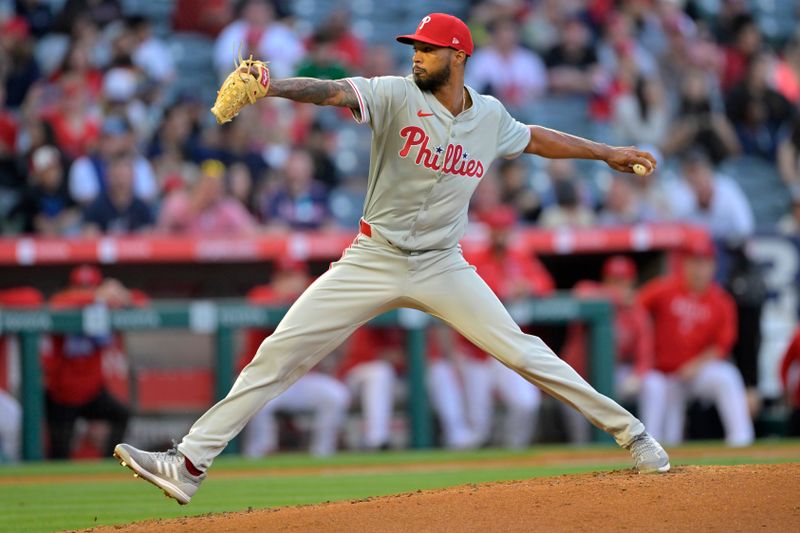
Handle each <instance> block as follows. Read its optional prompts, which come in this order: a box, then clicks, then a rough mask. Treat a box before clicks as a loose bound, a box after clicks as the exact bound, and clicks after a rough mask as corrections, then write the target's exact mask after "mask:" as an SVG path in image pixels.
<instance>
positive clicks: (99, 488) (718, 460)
mask: <svg viewBox="0 0 800 533" xmlns="http://www.w3.org/2000/svg"><path fill="white" fill-rule="evenodd" d="M709 446H713V445H709V444H703V445H700V447H698V446H686V447H684V448H681V449H680V450H676V452H677V453H676V454H675V455H674V457H676V459H677V460H675V461H673V464H682V463H683V464H685V463H687V462H691V463H692V464H741V463H764V462H786V461H792V460H795V461H796V460H800V442H799V441H786V442H777V443H767V444H762V445H758V446H755V447H753V448H749V449H746V450H741V452H736V453H735V454H731V453H729V452H728V453H724V456H719V457H717V456H715V455H714V453H713V452H714V448H709ZM609 450H613V448H608V447H587V448H580V449H577V448H569V447H554V446H541V447H536V448H535V449H532V450H526V451H521V452H519V451H514V452H512V451H503V450H481V451H475V452H465V453H453V452H447V451H424V452H411V451H409V452H394V453H384V454H355V453H353V454H342V455H339V456H336V457H333V458H328V459H314V458H309V457H306V456H302V455H279V456H275V457H271V458H269V459H265V460H260V461H250V460H244V459H239V458H227V457H223V458H220V459H219V460H218V461H217V462H216V463H215V465H214V468H213V470H212V472H211V477H210V478H209V480H208V481H207V482H206V483H205V484H204V485H203V488H202V490H200V491H199V492H198V494H197V496H196V497H195V498H194V499H193V501H192V504H191V505H189V506H188V507H181V506H178V505H177V504H176V503H175V502H174V501H172V500H168V499H166V498H164V497H163V496H162V495H161V494H160V492H159V491H158V490H157V489H156V488H155V487H153V486H152V485H150V484H148V483H145V482H143V481H140V480H134V479H133V478H132V475H131V473H130V471H129V470H127V469H122V468H121V467H120V466H119V465H118V464H117V463H116V462H113V461H110V460H109V461H103V462H97V463H37V464H30V465H21V466H7V467H0V531H14V532H21V531H53V530H63V529H76V528H87V527H92V526H94V525H98V524H114V523H126V522H132V521H137V520H146V519H152V518H170V517H179V516H188V515H197V514H204V513H209V512H222V511H238V510H246V509H247V508H248V507H253V508H264V507H274V506H282V505H297V504H307V503H318V502H325V501H334V500H344V499H358V498H366V497H369V496H379V495H386V494H396V493H400V492H407V491H413V490H418V489H432V488H440V487H447V486H453V485H461V484H466V483H479V482H484V481H500V480H513V479H526V478H531V477H540V476H553V475H560V474H569V473H578V472H587V471H594V470H611V469H616V468H627V467H628V466H629V462H628V460H627V456H626V454H625V452H624V451H620V452H619V453H618V454H615V453H612V454H611V455H608V454H609ZM706 450H708V453H706ZM765 450H769V453H765ZM699 451H702V454H700V453H699ZM720 453H722V448H720ZM598 454H600V455H604V456H602V457H598ZM681 454H683V455H686V456H687V457H689V458H690V459H689V460H681V459H680V458H679V457H680V456H681ZM700 455H702V456H700ZM593 458H596V461H594V460H593ZM536 463H538V464H536ZM362 467H363V468H362ZM260 469H268V471H265V472H260V471H259V470H260ZM310 469H316V470H317V471H310ZM23 476H24V477H25V479H24V480H20V479H19V478H21V477H23ZM37 478H38V479H37Z"/></svg>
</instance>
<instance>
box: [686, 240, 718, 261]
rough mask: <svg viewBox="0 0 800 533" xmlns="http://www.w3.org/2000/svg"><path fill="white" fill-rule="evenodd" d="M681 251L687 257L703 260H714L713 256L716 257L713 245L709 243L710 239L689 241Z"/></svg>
mask: <svg viewBox="0 0 800 533" xmlns="http://www.w3.org/2000/svg"><path fill="white" fill-rule="evenodd" d="M683 251H684V253H685V254H686V255H687V256H689V257H697V258H704V259H714V256H715V255H716V250H715V249H714V243H713V242H711V239H696V240H691V241H689V242H687V243H686V245H685V246H684V249H683Z"/></svg>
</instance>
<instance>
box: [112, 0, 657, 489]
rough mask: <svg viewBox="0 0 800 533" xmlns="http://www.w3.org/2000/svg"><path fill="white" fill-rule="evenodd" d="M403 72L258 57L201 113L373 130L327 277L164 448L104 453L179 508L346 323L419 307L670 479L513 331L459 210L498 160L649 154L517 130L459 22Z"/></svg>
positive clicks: (577, 384)
mask: <svg viewBox="0 0 800 533" xmlns="http://www.w3.org/2000/svg"><path fill="white" fill-rule="evenodd" d="M397 39H398V41H400V42H401V43H405V44H410V45H412V46H413V50H414V52H413V62H412V63H413V68H412V74H411V75H410V76H408V77H396V76H382V77H375V78H372V79H365V78H359V77H354V78H347V79H343V80H336V81H330V80H317V79H312V78H289V79H284V80H273V81H272V82H271V83H270V76H269V69H268V68H267V66H266V65H265V64H264V63H262V62H259V61H254V60H252V59H249V60H246V61H242V63H241V64H240V66H239V67H238V68H237V69H236V71H234V72H233V73H232V74H231V75H230V76H229V77H228V79H227V80H226V81H225V82H224V83H223V86H222V88H221V89H220V92H219V95H218V98H217V102H216V104H215V106H214V107H213V108H212V112H213V113H214V114H215V115H216V117H217V119H218V121H219V122H226V121H228V120H231V119H232V118H233V117H234V116H235V115H236V114H237V113H238V112H239V110H240V109H241V108H242V107H243V106H245V105H247V104H248V103H252V102H255V101H256V100H257V99H259V98H263V97H283V98H289V99H291V100H294V101H296V102H308V103H313V104H317V105H333V106H340V107H346V108H349V109H350V110H351V111H352V113H353V116H354V118H355V120H356V121H357V122H359V123H363V124H366V125H368V126H369V127H370V128H372V150H371V157H370V168H369V182H368V192H367V196H366V200H365V204H364V214H363V218H362V220H361V224H360V230H361V231H360V233H359V234H358V236H357V237H356V238H355V241H354V242H353V245H352V246H350V247H349V248H348V249H347V250H346V251H345V252H344V253H343V255H342V257H341V259H339V260H338V261H337V262H335V263H333V264H332V266H331V268H330V269H329V270H328V271H327V272H326V273H325V274H324V275H322V276H320V277H319V278H318V279H317V280H316V281H315V282H314V283H313V284H312V285H311V286H310V287H309V288H308V290H306V292H305V293H303V295H302V296H300V298H298V299H297V301H296V302H295V303H294V305H293V306H292V307H291V309H290V310H289V311H288V313H287V314H286V316H285V317H284V319H283V320H282V321H281V323H280V324H279V325H278V327H277V329H276V330H275V332H274V333H273V334H272V335H270V336H269V337H267V338H266V339H265V340H264V342H263V343H262V344H261V346H260V347H259V349H258V352H257V353H256V355H255V357H254V358H253V361H252V362H251V363H250V364H249V365H248V366H247V367H245V369H244V370H243V371H242V373H241V374H240V375H239V377H238V378H237V380H236V382H235V383H234V384H233V387H232V388H231V391H230V392H229V393H228V395H227V396H226V397H225V398H224V399H223V400H221V401H220V402H219V403H217V404H216V405H214V406H213V407H212V408H211V409H209V410H208V411H207V412H206V413H205V414H204V415H203V416H202V417H200V419H198V420H197V422H196V423H195V424H194V425H193V426H192V428H191V430H190V431H189V433H188V434H187V435H186V436H184V437H183V440H182V441H181V442H180V444H178V445H177V446H176V447H175V448H174V449H172V450H170V451H167V452H145V451H141V450H137V449H136V448H134V447H133V446H130V445H128V444H120V445H118V446H117V447H116V449H115V452H114V453H115V456H116V457H117V458H118V459H119V460H120V461H121V463H122V464H123V465H124V466H128V467H129V468H131V469H132V470H133V471H134V472H135V474H136V475H138V476H141V477H143V478H145V479H146V480H148V481H150V482H151V483H153V484H155V485H157V486H158V487H160V488H161V489H162V490H163V491H164V492H165V493H166V494H167V495H168V496H170V497H172V498H174V499H176V500H177V501H178V502H179V503H182V504H186V503H188V502H189V501H190V499H191V498H192V496H193V495H194V494H195V492H196V491H197V489H198V487H199V486H200V484H201V483H202V481H203V480H204V479H205V477H206V471H207V470H208V468H209V467H210V466H211V464H212V462H213V461H214V458H215V457H216V456H217V455H218V454H219V453H220V452H222V450H223V449H224V448H225V446H226V445H227V444H228V442H229V441H230V440H231V439H233V438H234V437H235V436H236V435H237V434H238V433H239V432H240V431H241V430H242V428H243V427H244V426H245V424H246V423H247V421H248V420H250V418H251V417H252V416H253V415H254V414H255V413H257V412H258V411H259V410H260V409H261V408H262V407H263V406H264V405H265V404H266V403H267V402H268V401H270V400H271V399H273V398H275V397H276V396H277V395H278V394H280V393H281V392H283V391H284V390H286V388H287V387H289V386H290V385H291V384H292V383H294V382H295V381H297V379H299V378H300V376H302V375H303V374H305V373H306V372H307V371H308V370H309V369H310V368H312V367H313V366H314V365H315V364H316V363H317V362H318V361H319V360H320V359H322V358H323V357H325V355H327V354H328V353H329V352H330V351H332V350H333V349H334V348H335V347H336V346H337V345H339V344H340V343H341V342H343V341H344V340H345V339H346V338H347V337H348V336H349V335H350V334H351V333H352V332H353V331H354V330H355V329H356V328H358V327H359V326H361V325H362V324H364V323H365V322H367V321H368V320H370V319H371V318H373V317H375V316H376V315H379V314H381V313H383V312H385V311H388V310H390V309H394V308H397V307H411V308H415V309H420V310H422V311H425V312H427V313H430V314H431V315H433V316H435V317H438V318H440V319H441V320H443V321H445V322H447V323H448V324H449V325H451V326H452V327H453V328H455V329H456V330H457V331H459V332H460V333H461V334H462V335H464V336H465V337H466V338H468V339H469V340H470V341H471V342H472V343H474V344H475V345H476V346H478V347H480V348H481V349H482V350H484V351H486V352H487V353H489V354H491V355H492V356H494V357H495V358H497V359H498V360H499V361H501V362H502V363H503V364H504V365H506V366H507V367H509V368H511V369H512V370H514V371H516V372H518V373H519V374H520V375H522V376H523V377H524V378H525V379H527V380H528V381H530V382H531V383H533V384H534V385H536V386H537V387H539V388H540V389H542V390H544V391H546V392H548V393H549V394H551V395H552V396H554V397H556V398H559V399H560V400H563V401H564V402H567V403H568V404H570V405H572V406H574V407H575V408H576V409H577V410H579V411H580V412H581V413H583V415H584V416H586V418H588V419H589V420H590V421H591V422H592V423H593V424H595V425H596V426H597V427H599V428H602V429H603V430H605V431H607V432H608V433H610V434H611V435H612V436H613V437H614V438H615V440H616V441H617V443H618V444H619V445H621V446H623V447H625V448H627V449H629V450H630V452H631V454H632V456H633V460H634V463H635V465H636V467H637V468H638V470H639V471H640V472H666V471H667V470H669V468H670V465H669V458H668V457H667V454H666V453H665V452H664V449H663V448H662V447H661V445H659V444H658V442H656V441H655V440H654V439H653V438H652V437H650V436H649V435H648V434H647V433H646V432H645V428H644V426H643V424H642V423H641V422H640V421H639V420H637V419H636V418H635V417H634V416H633V415H631V414H630V413H629V412H628V411H626V410H625V409H623V408H622V407H621V406H619V405H618V404H617V403H616V402H614V401H613V400H611V399H609V398H607V397H605V396H603V395H601V394H600V393H598V392H597V391H595V390H594V389H593V388H592V387H591V386H590V385H589V384H588V383H587V382H586V381H584V380H583V379H582V378H581V377H580V376H579V375H578V373H577V372H575V371H574V370H573V369H572V368H571V367H570V366H569V365H567V364H566V363H564V362H563V361H562V360H561V359H559V358H558V357H557V356H556V355H555V354H554V353H553V352H552V350H550V348H548V347H547V346H546V345H545V344H544V343H543V342H542V340H541V339H539V338H538V337H535V336H532V335H527V334H525V333H523V332H522V331H521V330H520V328H519V326H518V325H517V324H516V323H515V322H514V320H513V319H512V318H511V317H510V316H509V314H508V312H507V311H506V309H505V308H504V307H503V305H502V304H501V303H500V301H499V300H498V298H497V297H496V296H495V295H494V293H493V292H492V291H491V289H489V287H488V286H487V285H486V284H485V283H484V282H483V280H481V278H480V277H479V276H478V274H477V273H476V272H475V269H474V268H473V267H472V266H470V265H469V264H468V263H467V262H466V261H465V260H464V257H463V256H462V255H461V249H460V247H459V245H458V241H459V239H461V237H462V236H463V233H464V229H465V227H466V224H467V206H468V203H469V200H470V197H471V196H472V193H473V192H474V191H475V188H476V187H477V186H478V184H479V183H480V181H481V179H482V178H483V176H484V175H485V174H486V171H487V169H488V168H489V165H491V163H492V161H494V160H495V159H497V158H498V157H506V158H513V157H517V156H519V155H520V154H522V153H523V152H524V153H529V154H536V155H539V156H542V157H547V158H582V159H596V160H602V161H605V162H606V163H607V164H608V165H609V166H610V167H611V168H613V169H614V170H617V171H621V172H632V171H633V169H632V167H633V165H634V164H641V165H643V166H644V167H646V169H647V171H648V172H652V170H653V168H654V167H655V160H654V159H653V157H652V156H651V155H650V154H649V153H647V152H642V151H638V150H636V149H634V148H616V147H610V146H606V145H603V144H598V143H595V142H591V141H588V140H585V139H581V138H579V137H574V136H571V135H567V134H564V133H560V132H557V131H553V130H550V129H547V128H543V127H539V126H528V125H525V124H522V123H520V122H517V121H516V120H514V118H512V117H511V115H509V113H508V112H507V111H506V110H505V108H504V107H503V104H501V103H500V102H499V101H498V100H496V99H495V98H492V97H489V96H483V95H480V94H478V93H476V92H475V91H474V90H473V89H471V88H470V87H466V86H465V85H464V69H465V67H466V63H467V59H468V58H469V56H470V55H471V54H472V50H473V44H472V36H471V35H470V32H469V29H468V28H467V26H466V24H464V23H463V22H462V21H461V20H459V19H458V18H456V17H453V16H450V15H446V14H441V13H431V14H429V15H427V16H425V17H423V19H422V20H421V21H420V23H419V25H418V26H417V28H416V32H415V33H413V34H411V35H402V36H399V37H398V38H397Z"/></svg>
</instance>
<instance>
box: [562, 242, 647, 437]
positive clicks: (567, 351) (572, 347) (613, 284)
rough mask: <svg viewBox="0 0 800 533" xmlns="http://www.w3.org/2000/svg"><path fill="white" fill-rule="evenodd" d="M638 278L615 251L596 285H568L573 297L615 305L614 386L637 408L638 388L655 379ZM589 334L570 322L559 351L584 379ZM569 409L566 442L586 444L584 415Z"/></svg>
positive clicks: (629, 261) (631, 265)
mask: <svg viewBox="0 0 800 533" xmlns="http://www.w3.org/2000/svg"><path fill="white" fill-rule="evenodd" d="M637 276H638V273H637V268H636V263H634V262H633V260H632V259H631V258H630V257H627V256H624V255H613V256H611V257H609V258H608V259H606V260H605V262H604V263H603V268H602V278H601V281H600V282H599V283H598V282H596V281H593V280H583V281H579V282H578V283H577V284H575V287H574V288H573V289H572V293H573V295H574V296H575V297H576V298H584V299H605V300H608V301H609V302H610V303H611V305H612V306H613V309H614V326H613V327H614V341H615V343H614V344H615V345H614V347H615V349H616V357H617V358H616V361H615V365H614V388H615V392H616V397H617V398H619V399H620V400H621V401H622V402H624V403H626V404H632V405H634V406H638V404H639V397H640V395H641V393H642V391H643V390H645V389H647V388H648V387H650V386H651V381H652V380H653V379H656V380H657V379H658V377H654V374H653V357H654V341H653V328H652V325H651V323H650V318H649V316H648V314H647V312H646V311H645V309H644V308H643V307H642V305H641V304H640V303H639V302H638V301H637V299H636V281H637ZM587 338H588V333H587V330H586V326H585V325H583V324H571V325H570V327H569V329H568V331H567V339H566V341H565V342H564V347H563V348H562V350H561V356H562V357H563V358H564V360H565V361H567V362H568V363H569V364H570V366H572V367H573V368H575V370H577V371H578V373H579V374H581V375H582V376H584V377H586V375H587V368H586V363H587V352H586V346H587ZM656 386H658V383H656ZM570 411H571V410H567V409H565V410H564V415H565V417H566V419H567V429H568V432H569V433H571V435H570V440H572V441H573V442H588V440H589V435H590V431H589V430H590V428H589V425H588V424H587V423H586V419H585V418H583V417H580V416H574V415H573V414H572V412H570ZM639 413H640V414H641V410H640V411H639Z"/></svg>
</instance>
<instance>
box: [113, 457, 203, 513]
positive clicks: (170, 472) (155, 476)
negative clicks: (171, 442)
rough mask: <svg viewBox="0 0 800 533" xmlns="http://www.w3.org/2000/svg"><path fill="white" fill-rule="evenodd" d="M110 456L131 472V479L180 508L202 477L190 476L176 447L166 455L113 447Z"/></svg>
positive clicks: (190, 496)
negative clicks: (141, 481)
mask: <svg viewBox="0 0 800 533" xmlns="http://www.w3.org/2000/svg"><path fill="white" fill-rule="evenodd" d="M114 457H116V458H117V459H119V460H120V463H119V464H121V465H122V466H126V467H128V468H130V469H131V470H133V477H135V478H136V477H138V478H141V479H144V480H146V481H149V482H150V483H152V484H153V485H155V486H156V487H158V488H160V489H161V490H162V491H163V492H164V495H165V496H167V497H168V498H172V499H174V500H175V501H177V502H178V503H179V504H181V505H186V504H187V503H189V502H190V501H191V499H192V496H194V493H195V492H197V489H198V488H199V487H200V483H202V482H203V480H204V479H205V478H206V475H205V474H201V475H199V476H193V475H192V474H190V473H189V471H188V470H187V469H186V462H185V459H184V457H183V455H181V454H180V453H179V452H178V449H177V448H172V449H170V450H168V451H166V452H146V451H143V450H139V449H136V448H134V447H133V446H131V445H130V444H117V446H116V447H115V448H114Z"/></svg>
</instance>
